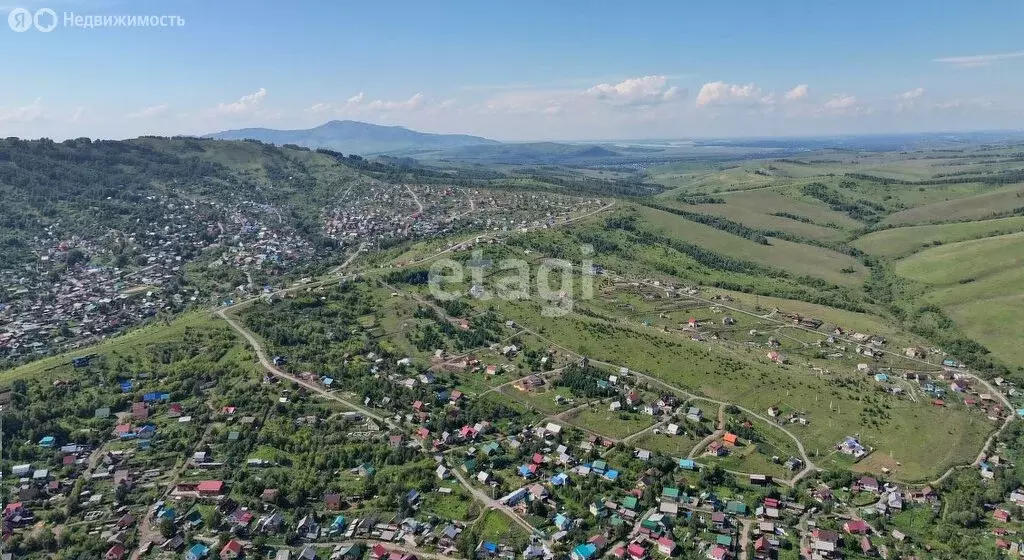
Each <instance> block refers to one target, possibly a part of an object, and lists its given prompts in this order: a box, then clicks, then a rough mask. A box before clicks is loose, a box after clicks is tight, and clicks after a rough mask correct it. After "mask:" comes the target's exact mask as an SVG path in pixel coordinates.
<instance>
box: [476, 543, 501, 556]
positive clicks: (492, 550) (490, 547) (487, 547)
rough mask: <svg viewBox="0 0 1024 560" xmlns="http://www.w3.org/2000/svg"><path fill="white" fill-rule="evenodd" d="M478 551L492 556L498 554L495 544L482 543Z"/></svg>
mask: <svg viewBox="0 0 1024 560" xmlns="http://www.w3.org/2000/svg"><path fill="white" fill-rule="evenodd" d="M480 549H481V550H483V551H484V552H486V553H487V554H490V555H492V556H493V555H495V554H497V553H498V545H497V543H492V542H487V541H484V543H483V544H481V545H480Z"/></svg>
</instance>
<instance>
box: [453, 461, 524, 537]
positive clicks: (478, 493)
mask: <svg viewBox="0 0 1024 560" xmlns="http://www.w3.org/2000/svg"><path fill="white" fill-rule="evenodd" d="M451 473H452V474H453V475H455V478H456V479H457V480H458V481H459V483H460V484H462V486H463V487H464V488H465V489H466V490H467V491H468V492H469V493H470V494H472V495H473V497H474V498H476V499H477V500H478V501H481V502H483V503H484V504H485V505H486V506H487V507H489V508H491V509H497V510H501V511H502V512H504V513H505V514H506V515H508V516H509V517H510V518H511V519H512V520H513V521H515V522H516V524H518V525H519V526H520V527H522V528H524V529H526V532H527V533H529V534H531V535H536V534H538V533H539V532H540V531H539V530H538V529H536V528H535V527H533V526H532V525H530V524H529V523H527V522H526V521H524V520H523V518H521V517H519V515H518V514H517V513H516V512H515V511H513V510H512V508H510V507H508V506H506V505H505V504H503V503H501V502H499V501H498V500H495V499H494V498H492V497H490V496H488V495H487V493H486V492H484V491H483V490H480V489H479V488H476V487H475V486H473V485H472V484H470V483H469V481H468V480H466V477H465V476H463V474H462V473H461V472H460V471H459V469H458V468H454V469H451Z"/></svg>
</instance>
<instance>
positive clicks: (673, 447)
mask: <svg viewBox="0 0 1024 560" xmlns="http://www.w3.org/2000/svg"><path fill="white" fill-rule="evenodd" d="M679 426H680V427H681V428H683V429H686V428H688V427H690V424H686V423H685V422H683V423H681V424H679ZM703 439H704V438H703V437H698V436H696V435H695V434H692V433H691V432H689V431H687V432H686V433H685V434H682V435H677V436H673V435H669V434H664V433H662V434H655V433H653V432H648V433H646V434H644V435H643V436H640V437H639V438H637V439H635V440H633V445H635V446H636V447H638V448H640V449H646V450H648V451H655V452H658V453H664V454H665V455H668V456H669V457H672V458H675V459H681V458H684V457H686V456H688V455H689V454H690V451H692V450H693V447H694V446H695V445H697V444H698V443H700V442H701V441H702V440H703Z"/></svg>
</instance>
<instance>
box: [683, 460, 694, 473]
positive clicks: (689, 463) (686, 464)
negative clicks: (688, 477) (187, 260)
mask: <svg viewBox="0 0 1024 560" xmlns="http://www.w3.org/2000/svg"><path fill="white" fill-rule="evenodd" d="M679 468H681V469H683V470H686V471H695V470H697V463H694V462H693V459H680V460H679Z"/></svg>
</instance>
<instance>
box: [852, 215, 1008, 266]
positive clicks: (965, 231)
mask: <svg viewBox="0 0 1024 560" xmlns="http://www.w3.org/2000/svg"><path fill="white" fill-rule="evenodd" d="M1019 231H1024V217H1022V216H1014V217H1012V218H1000V219H997V220H983V221H978V222H962V223H953V224H939V225H931V226H912V227H902V228H893V229H887V230H882V231H876V232H874V233H870V234H868V235H865V236H864V237H861V238H860V239H857V240H856V241H854V242H853V243H852V245H853V246H854V247H857V248H858V249H860V250H862V251H864V252H866V253H868V254H871V255H875V256H879V257H905V256H907V255H910V254H911V253H914V252H916V251H918V250H920V249H923V248H926V247H928V246H929V245H932V244H936V243H940V244H945V243H956V242H959V241H968V240H971V239H979V238H983V237H990V236H995V235H1004V234H1008V233H1015V232H1019Z"/></svg>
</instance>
